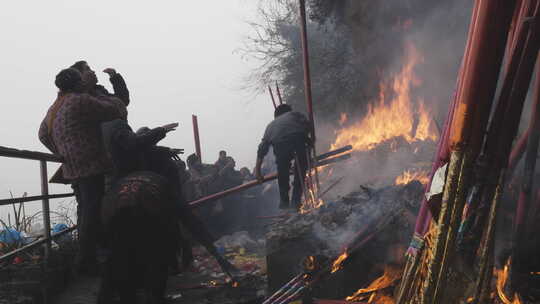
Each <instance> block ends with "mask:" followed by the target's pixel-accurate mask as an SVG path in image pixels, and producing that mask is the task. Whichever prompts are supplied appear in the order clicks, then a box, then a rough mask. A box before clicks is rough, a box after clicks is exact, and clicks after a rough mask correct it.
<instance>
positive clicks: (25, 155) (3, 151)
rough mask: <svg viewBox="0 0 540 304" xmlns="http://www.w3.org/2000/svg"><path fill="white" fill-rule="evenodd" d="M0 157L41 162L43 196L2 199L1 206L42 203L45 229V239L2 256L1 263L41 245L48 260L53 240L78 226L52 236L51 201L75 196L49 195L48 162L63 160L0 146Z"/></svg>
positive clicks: (48, 155) (45, 154)
mask: <svg viewBox="0 0 540 304" xmlns="http://www.w3.org/2000/svg"><path fill="white" fill-rule="evenodd" d="M0 157H10V158H20V159H27V160H36V161H39V164H40V176H41V195H38V196H30V197H20V198H10V199H0V206H2V205H11V204H13V203H24V202H33V201H41V211H42V214H43V228H44V234H45V235H44V237H43V238H41V239H39V240H37V241H34V242H32V243H30V244H28V245H26V246H24V247H21V248H18V249H16V250H13V251H11V252H9V253H7V254H5V255H2V256H0V263H1V262H4V261H6V260H9V259H11V258H13V257H15V256H16V255H18V254H20V253H22V252H25V251H28V250H30V249H33V248H35V247H37V246H41V245H43V246H44V249H45V260H47V259H48V257H49V254H50V250H51V242H52V240H54V239H55V238H57V237H59V236H61V235H64V234H66V233H69V232H71V231H73V230H75V229H77V226H76V225H75V226H72V227H70V228H68V229H65V230H62V231H60V232H58V233H55V234H54V235H51V213H50V208H49V200H50V199H55V198H63V197H71V196H73V195H74V194H73V193H64V194H49V182H48V180H49V179H48V174H47V162H55V163H61V162H62V158H61V157H60V156H58V155H54V154H49V153H42V152H35V151H26V150H18V149H13V148H7V147H2V146H0Z"/></svg>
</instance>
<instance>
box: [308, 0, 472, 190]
mask: <svg viewBox="0 0 540 304" xmlns="http://www.w3.org/2000/svg"><path fill="white" fill-rule="evenodd" d="M315 2H316V1H315ZM340 3H341V4H340V5H339V6H338V7H339V9H336V7H334V8H333V13H332V14H326V16H327V17H326V19H324V18H322V19H323V21H320V19H321V18H318V19H317V20H319V22H320V27H321V28H323V29H324V30H326V31H328V30H334V31H337V32H339V35H341V36H347V38H348V39H349V41H350V44H349V46H350V48H351V50H352V51H351V55H350V58H348V60H349V65H351V66H355V68H352V70H355V71H359V72H358V73H356V74H354V75H353V76H352V77H355V78H356V79H354V80H351V81H350V84H354V85H356V87H354V88H351V92H350V94H344V95H349V96H351V97H350V98H348V99H346V100H341V102H335V101H334V100H328V99H325V98H324V96H321V95H320V94H318V91H319V90H320V89H319V87H318V86H317V85H315V84H314V85H313V90H314V96H315V97H314V106H315V115H316V122H315V123H316V126H317V133H318V139H319V142H318V150H319V151H326V150H328V148H329V146H330V144H331V143H332V142H333V140H334V139H335V137H336V135H335V134H336V130H339V129H340V128H342V126H341V125H340V124H339V118H338V117H339V115H340V114H341V113H343V112H344V113H347V115H348V117H349V121H350V122H351V123H355V122H358V121H360V120H361V119H362V118H363V117H364V116H365V113H366V109H367V105H368V104H373V103H374V102H375V101H377V100H378V98H379V93H380V84H381V83H384V82H388V81H389V80H390V79H391V77H392V76H393V75H395V74H397V73H399V71H400V70H401V69H402V68H403V66H404V65H405V63H406V60H407V57H408V52H409V51H410V50H409V49H408V48H409V46H412V47H413V48H414V49H415V51H416V52H417V53H418V55H419V56H420V60H419V62H418V64H416V66H415V68H414V71H413V72H414V74H415V78H416V80H417V81H416V83H415V84H414V86H413V87H412V88H411V93H410V95H411V100H412V101H413V104H414V106H416V107H418V106H419V103H420V102H423V103H424V104H425V105H426V106H427V109H428V111H429V112H430V115H431V116H432V118H433V120H434V121H435V124H436V125H437V127H439V128H442V127H443V124H444V119H445V117H446V113H447V111H448V106H449V104H450V103H451V101H452V98H453V94H454V90H455V85H456V80H457V77H458V71H459V67H460V63H461V59H462V56H463V53H464V47H465V43H466V38H467V30H468V25H469V21H470V15H471V12H472V2H471V1H465V0H458V1H419V0H418V1H413V0H411V1H401V0H386V1H353V0H351V1H341V2H340ZM342 6H344V7H345V8H344V9H343V8H342ZM316 11H317V10H315V12H316ZM336 24H337V25H336ZM319 30H321V29H319ZM314 36H315V37H317V36H316V35H314ZM316 62H317V61H315V62H314V64H316ZM314 70H315V69H314ZM344 73H345V72H344ZM347 75H351V73H350V72H348V71H347ZM349 77H350V76H349ZM313 78H314V79H318V78H319V76H318V75H316V74H313ZM314 83H317V80H314ZM327 95H328V94H327ZM330 96H331V94H330ZM317 97H318V98H320V99H317ZM327 104H333V109H334V111H328V110H327V109H328V107H327V106H326V105H327ZM321 108H322V109H321ZM398 141H399V140H398ZM388 145H390V144H389V143H386V146H388ZM419 146H420V149H416V151H414V150H415V149H414V148H413V149H411V148H410V147H407V146H399V144H397V151H390V150H391V149H390V148H389V147H383V148H380V149H377V150H375V151H373V152H372V153H362V155H361V153H359V154H357V155H355V156H354V157H353V160H351V161H348V162H347V163H346V164H341V165H336V166H335V170H334V172H335V173H334V174H335V175H339V176H345V177H346V178H345V179H344V181H343V182H341V183H340V185H339V186H337V187H336V188H335V189H334V190H333V191H331V193H330V196H331V197H332V196H333V197H336V196H337V195H338V194H339V193H347V192H350V191H354V190H357V189H358V187H359V185H361V184H363V183H368V184H371V185H377V186H384V185H387V184H389V183H392V182H393V180H394V178H395V177H396V176H397V175H399V174H400V173H401V172H403V171H404V170H405V169H407V168H410V167H415V166H416V167H423V168H425V167H429V165H430V163H431V161H432V158H433V156H434V154H435V146H436V143H435V142H431V141H430V142H426V143H425V144H419ZM334 178H337V176H334Z"/></svg>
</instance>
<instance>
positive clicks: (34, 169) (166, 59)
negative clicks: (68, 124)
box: [0, 0, 273, 218]
mask: <svg viewBox="0 0 540 304" xmlns="http://www.w3.org/2000/svg"><path fill="white" fill-rule="evenodd" d="M256 2H257V1H253V0H227V1H218V0H213V1H165V0H158V1H134V0H131V1H128V0H115V1H104V0H93V1H82V0H63V1H56V0H55V1H37V0H35V1H4V2H3V3H2V4H1V5H0V45H1V46H2V47H1V49H0V54H1V55H0V86H1V88H2V109H1V110H0V121H1V124H2V127H1V128H0V139H1V141H0V145H2V146H7V147H13V148H20V149H28V150H38V151H46V150H45V148H44V147H43V146H42V145H41V143H40V142H39V140H38V138H37V131H38V127H39V124H40V123H41V121H42V119H43V117H44V115H45V113H46V111H47V109H48V107H49V106H50V105H51V103H52V102H53V101H54V99H55V96H56V88H55V86H54V76H55V75H56V73H57V72H58V71H59V70H60V69H62V68H65V67H67V66H69V65H71V64H72V63H73V62H75V61H77V60H81V59H84V60H87V61H88V63H89V64H90V65H91V67H93V68H94V70H96V73H97V75H98V78H99V81H100V83H102V84H106V86H107V87H108V88H110V85H109V82H108V77H107V76H106V75H105V74H103V73H102V72H101V71H102V70H103V69H104V68H107V67H113V68H115V69H116V70H117V71H118V72H120V73H122V75H123V76H124V78H125V79H126V81H127V84H128V87H129V89H130V92H131V101H132V103H131V104H130V106H129V109H128V111H129V120H130V124H131V125H132V126H133V127H134V128H138V127H140V126H143V125H148V126H150V127H154V126H160V125H163V124H166V123H169V122H179V123H180V127H179V128H178V129H177V131H175V132H174V133H170V134H169V135H168V137H167V138H166V139H165V140H164V141H162V143H163V144H165V145H170V146H174V147H178V148H185V150H186V155H188V154H189V153H192V152H193V151H194V144H193V135H192V134H193V133H192V127H191V114H196V115H198V116H199V127H200V132H201V141H202V150H203V151H202V153H203V161H207V162H210V161H211V162H213V161H214V160H215V159H217V154H218V151H219V150H220V149H225V150H227V151H228V152H229V154H230V155H231V156H233V157H235V159H236V161H237V164H238V166H248V167H250V168H252V167H253V165H254V162H255V153H256V148H257V144H258V141H259V140H260V137H261V136H262V133H263V131H264V127H265V126H266V124H267V123H268V122H269V121H270V120H271V119H272V112H273V111H272V108H271V104H270V102H269V100H268V97H267V96H259V97H257V98H253V97H252V96H251V95H249V94H248V93H246V92H244V91H241V90H240V89H239V87H240V86H241V85H242V77H244V76H245V75H246V73H247V72H248V71H249V69H250V67H252V66H253V65H254V64H256V63H255V62H246V61H245V60H242V59H241V58H240V55H238V54H235V53H233V52H234V50H235V49H237V48H238V47H240V46H241V44H242V41H243V38H244V37H245V36H246V35H247V34H248V33H249V31H250V28H249V26H248V25H247V23H246V21H247V20H253V19H254V18H255V13H254V12H255V5H256ZM50 167H51V168H49V171H50V172H49V174H52V171H54V169H55V168H56V166H54V165H53V166H50ZM0 172H1V173H0V198H8V197H9V190H10V189H11V190H13V192H14V195H15V196H20V195H21V194H22V192H24V191H28V192H29V194H38V192H39V176H38V175H39V164H38V162H35V161H26V160H14V159H7V158H2V157H0ZM67 190H69V188H65V187H54V186H52V188H51V192H56V193H58V192H66V191H67ZM37 204H39V203H37ZM2 210H4V211H2ZM5 210H6V209H5V208H4V209H0V212H2V213H3V214H2V213H0V218H2V217H4V216H5V212H6V211H5Z"/></svg>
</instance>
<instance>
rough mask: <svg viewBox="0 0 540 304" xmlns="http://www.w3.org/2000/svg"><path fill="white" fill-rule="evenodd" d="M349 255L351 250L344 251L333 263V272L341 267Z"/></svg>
mask: <svg viewBox="0 0 540 304" xmlns="http://www.w3.org/2000/svg"><path fill="white" fill-rule="evenodd" d="M348 257H349V252H348V251H347V249H345V252H343V253H342V254H341V255H340V256H339V257H338V258H337V259H336V260H335V261H334V263H333V264H332V273H334V272H336V271H338V270H340V269H341V266H342V264H343V262H344V261H345V260H346V259H347V258H348Z"/></svg>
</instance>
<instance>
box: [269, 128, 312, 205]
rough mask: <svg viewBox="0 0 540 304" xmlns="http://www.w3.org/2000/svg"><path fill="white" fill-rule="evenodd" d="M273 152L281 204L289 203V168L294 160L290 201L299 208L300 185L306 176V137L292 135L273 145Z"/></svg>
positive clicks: (301, 190) (300, 197) (300, 198)
mask: <svg viewBox="0 0 540 304" xmlns="http://www.w3.org/2000/svg"><path fill="white" fill-rule="evenodd" d="M273 149H274V154H275V156H276V165H277V170H278V185H279V195H280V199H281V204H282V205H288V204H289V190H290V180H289V175H290V170H291V163H292V161H293V160H294V161H295V165H294V168H293V170H294V181H293V193H292V200H291V201H290V203H291V205H292V206H293V207H296V208H299V207H300V201H301V200H302V192H303V189H302V185H303V184H304V179H305V177H306V171H307V149H306V138H305V137H302V136H298V137H293V138H291V139H289V140H286V141H284V142H281V143H278V144H274V145H273Z"/></svg>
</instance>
